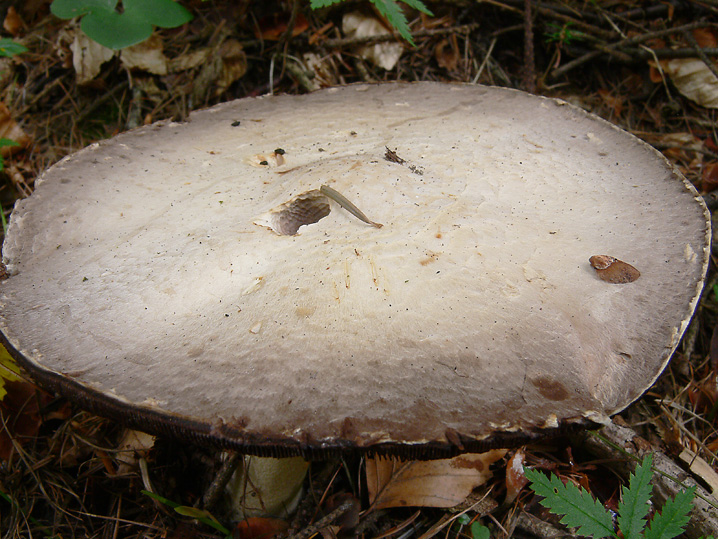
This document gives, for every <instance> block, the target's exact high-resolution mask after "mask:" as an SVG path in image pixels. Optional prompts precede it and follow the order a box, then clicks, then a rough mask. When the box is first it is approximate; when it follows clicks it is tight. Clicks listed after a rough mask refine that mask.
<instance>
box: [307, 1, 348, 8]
mask: <svg viewBox="0 0 718 539" xmlns="http://www.w3.org/2000/svg"><path fill="white" fill-rule="evenodd" d="M343 1H344V0H310V1H309V5H310V6H311V7H312V9H320V8H323V7H329V6H331V5H334V4H338V3H339V2H343Z"/></svg>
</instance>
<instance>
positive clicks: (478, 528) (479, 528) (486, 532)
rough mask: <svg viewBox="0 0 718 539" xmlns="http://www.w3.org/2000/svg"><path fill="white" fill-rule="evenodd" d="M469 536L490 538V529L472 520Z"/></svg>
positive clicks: (479, 538)
mask: <svg viewBox="0 0 718 539" xmlns="http://www.w3.org/2000/svg"><path fill="white" fill-rule="evenodd" d="M471 537H472V538H473V539H491V530H490V529H488V528H487V527H486V526H483V525H482V524H479V523H478V522H474V523H473V524H472V525H471Z"/></svg>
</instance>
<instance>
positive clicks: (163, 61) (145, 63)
mask: <svg viewBox="0 0 718 539" xmlns="http://www.w3.org/2000/svg"><path fill="white" fill-rule="evenodd" d="M163 49H164V46H163V44H162V38H161V37H160V36H159V35H158V34H152V35H151V36H150V38H149V39H147V40H145V41H143V42H142V43H138V44H137V45H132V46H131V47H127V48H126V49H122V51H121V52H120V60H121V61H122V64H123V65H124V66H125V67H126V68H128V69H133V68H134V69H141V70H142V71H147V72H148V73H154V74H155V75H166V74H167V64H168V60H167V57H166V56H165V55H164V52H163Z"/></svg>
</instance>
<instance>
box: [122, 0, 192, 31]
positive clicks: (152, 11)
mask: <svg viewBox="0 0 718 539" xmlns="http://www.w3.org/2000/svg"><path fill="white" fill-rule="evenodd" d="M122 5H123V6H124V7H125V13H127V12H130V13H131V14H134V13H136V14H137V15H138V16H139V17H141V18H143V19H144V20H145V21H147V22H149V23H150V24H154V25H155V26H159V27H160V28H177V27H178V26H182V25H183V24H185V23H186V22H189V21H191V20H192V14H191V13H190V12H189V11H187V10H186V9H185V8H184V7H183V6H182V5H181V4H179V3H178V2H175V1H174V0H124V1H123V2H122Z"/></svg>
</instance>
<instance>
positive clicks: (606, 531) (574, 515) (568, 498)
mask: <svg viewBox="0 0 718 539" xmlns="http://www.w3.org/2000/svg"><path fill="white" fill-rule="evenodd" d="M524 472H525V474H526V477H527V478H528V480H529V481H531V490H533V491H534V492H535V493H536V494H538V495H539V496H543V497H544V499H543V500H541V505H543V506H544V507H546V508H548V510H549V511H551V512H552V513H554V514H556V515H564V516H563V518H561V521H560V522H561V523H562V524H564V525H566V526H569V527H572V528H573V527H577V528H578V533H579V535H590V536H593V537H596V538H597V539H598V538H602V537H615V536H616V534H615V532H614V531H613V521H612V519H611V515H610V514H609V512H608V511H606V509H605V508H604V507H603V505H601V504H600V503H599V502H598V501H596V500H595V499H594V498H593V497H592V496H591V495H590V494H589V493H588V492H586V491H585V490H582V489H579V488H578V487H576V485H574V484H573V483H568V484H566V485H564V484H563V482H562V481H561V479H559V478H558V476H556V475H554V476H551V477H548V476H546V475H544V474H542V473H541V472H538V471H536V470H530V469H528V468H526V469H524Z"/></svg>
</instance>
